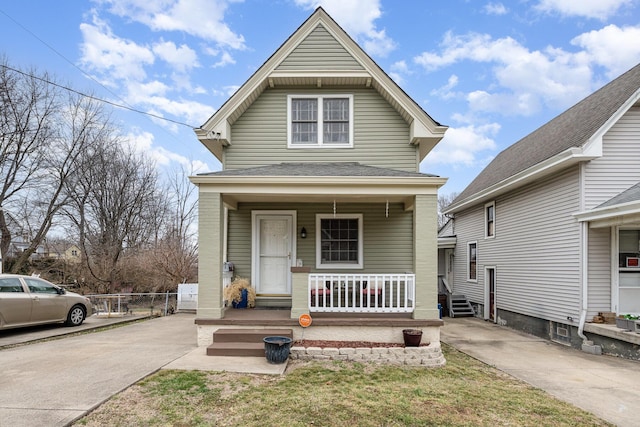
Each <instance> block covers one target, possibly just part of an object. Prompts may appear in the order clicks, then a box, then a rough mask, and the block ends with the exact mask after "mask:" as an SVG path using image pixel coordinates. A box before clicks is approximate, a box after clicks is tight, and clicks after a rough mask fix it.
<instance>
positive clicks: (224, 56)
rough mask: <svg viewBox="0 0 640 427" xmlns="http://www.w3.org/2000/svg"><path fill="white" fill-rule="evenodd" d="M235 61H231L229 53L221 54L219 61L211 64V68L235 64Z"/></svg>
mask: <svg viewBox="0 0 640 427" xmlns="http://www.w3.org/2000/svg"><path fill="white" fill-rule="evenodd" d="M235 63H236V60H235V59H233V57H232V56H231V54H230V53H229V52H222V55H221V56H220V60H219V61H218V62H216V63H215V64H213V68H218V67H224V66H225V65H229V64H235Z"/></svg>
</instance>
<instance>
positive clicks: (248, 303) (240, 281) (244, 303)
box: [223, 277, 256, 308]
mask: <svg viewBox="0 0 640 427" xmlns="http://www.w3.org/2000/svg"><path fill="white" fill-rule="evenodd" d="M223 294H224V299H225V300H227V301H229V302H230V303H231V306H232V307H233V308H247V307H249V308H250V307H255V306H256V291H255V289H253V287H252V286H251V284H250V283H249V280H248V279H245V278H243V277H236V278H235V279H233V282H231V284H229V286H227V287H225V288H224V292H223Z"/></svg>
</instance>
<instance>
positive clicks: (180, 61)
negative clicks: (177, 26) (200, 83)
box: [153, 41, 200, 73]
mask: <svg viewBox="0 0 640 427" xmlns="http://www.w3.org/2000/svg"><path fill="white" fill-rule="evenodd" d="M153 52H154V53H155V54H156V55H157V56H158V57H160V58H161V59H162V60H163V61H165V62H167V63H168V64H169V65H171V66H172V67H173V68H174V69H176V70H177V71H179V72H182V73H184V72H186V71H188V70H190V69H191V68H194V67H198V66H199V65H200V64H199V63H198V56H197V55H196V52H195V51H194V50H193V49H191V48H190V47H189V46H187V45H185V44H183V45H181V46H180V47H178V46H176V44H175V43H174V42H171V41H169V42H166V41H161V42H159V43H156V44H154V45H153Z"/></svg>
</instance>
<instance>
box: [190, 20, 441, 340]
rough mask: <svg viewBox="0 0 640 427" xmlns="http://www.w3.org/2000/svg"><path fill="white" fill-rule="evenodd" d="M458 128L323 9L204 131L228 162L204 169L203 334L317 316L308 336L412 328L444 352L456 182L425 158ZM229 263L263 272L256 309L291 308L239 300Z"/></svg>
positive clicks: (255, 278)
mask: <svg viewBox="0 0 640 427" xmlns="http://www.w3.org/2000/svg"><path fill="white" fill-rule="evenodd" d="M445 131H446V126H442V125H440V124H439V123H437V122H435V121H434V120H433V119H432V118H431V117H430V116H429V115H428V114H427V113H426V112H425V111H423V110H422V108H420V106H419V105H418V104H417V103H416V102H415V101H413V100H412V99H411V98H410V97H409V96H408V95H407V94H406V93H405V92H404V91H402V90H401V89H400V87H398V85H396V83H394V82H393V80H391V79H390V78H389V76H388V75H387V74H386V73H384V71H383V70H382V69H380V68H379V66H378V65H377V64H376V63H375V62H374V61H373V60H372V59H371V58H370V57H369V56H368V55H367V54H366V53H365V52H364V51H363V50H362V49H361V48H360V47H359V46H358V45H357V44H356V43H355V42H354V41H353V40H352V39H351V38H350V37H349V36H348V35H347V34H346V33H345V32H344V30H342V28H340V27H339V26H338V25H337V24H336V22H335V21H333V19H331V17H329V15H327V14H326V12H325V11H324V10H323V9H322V8H318V9H317V10H316V11H315V12H314V13H313V14H312V15H311V16H310V17H309V18H308V19H307V20H306V21H305V22H304V23H303V24H302V25H301V26H300V27H299V28H298V29H297V30H296V31H295V33H294V34H293V35H291V36H290V37H289V38H288V39H287V40H286V41H285V42H284V44H283V45H282V46H281V47H280V48H279V49H278V50H277V51H276V52H275V53H274V54H273V55H271V56H270V57H269V58H268V59H267V61H266V62H265V63H264V64H263V65H262V66H261V67H260V68H259V69H258V70H257V71H256V72H255V73H254V74H253V75H252V76H251V77H250V78H249V80H248V81H247V82H245V83H244V84H243V85H242V86H241V87H240V88H239V89H238V91H237V92H236V93H235V94H234V95H233V96H232V97H231V98H230V99H229V100H228V101H227V102H226V103H225V104H224V105H222V106H221V107H220V109H218V111H217V112H216V113H215V114H214V115H213V116H212V117H211V118H210V119H209V120H207V122H206V123H205V124H203V126H202V129H198V130H196V134H197V136H198V138H199V139H200V141H201V142H202V143H203V144H204V145H205V146H206V147H207V149H209V151H210V152H211V153H212V154H213V155H215V156H216V158H217V159H218V160H220V161H221V162H222V169H223V170H222V171H220V172H213V173H207V174H201V175H197V176H193V177H191V181H192V182H193V183H194V184H196V185H198V187H199V218H200V219H199V221H200V222H199V262H198V265H199V271H198V276H199V279H198V282H199V289H198V310H197V317H196V324H197V325H198V340H199V343H200V344H201V345H205V344H208V343H210V342H211V336H212V335H211V334H212V332H214V331H216V330H217V329H218V328H220V327H221V325H238V324H239V323H242V322H244V323H242V324H243V325H245V326H254V327H256V328H260V327H264V326H265V325H266V324H269V325H272V326H273V325H274V324H275V325H297V319H298V318H299V316H301V315H307V314H311V315H312V316H313V317H314V321H313V327H311V328H310V329H309V330H307V331H306V332H305V337H307V338H308V339H340V340H347V341H348V340H352V341H357V340H369V341H397V340H398V339H400V341H401V340H402V331H401V330H402V327H403V325H404V326H413V327H417V328H420V329H422V330H423V331H424V334H425V341H427V340H428V341H429V342H431V343H433V344H434V345H435V346H438V351H439V328H440V326H441V325H442V321H441V320H440V319H439V316H438V314H439V313H438V309H437V266H436V259H437V254H436V241H437V229H436V227H437V226H436V224H437V190H438V188H439V187H440V186H442V185H443V184H444V183H445V182H446V179H444V178H440V177H437V176H433V175H429V174H423V173H420V171H419V165H420V161H421V160H422V159H423V158H424V157H425V156H426V155H427V153H429V151H431V149H432V148H433V147H434V146H435V145H436V144H437V143H438V142H439V141H440V140H441V139H442V137H443V136H444V132H445ZM225 263H226V264H225ZM230 263H232V265H233V274H235V275H236V276H242V277H244V278H249V279H251V284H252V286H253V287H254V288H255V291H256V293H257V305H258V306H259V307H260V306H262V307H266V306H271V307H277V308H280V309H281V310H279V312H280V313H279V314H280V315H282V314H283V313H284V318H282V319H281V320H280V321H279V322H275V323H274V322H273V321H270V320H268V319H265V318H262V317H256V316H257V315H256V314H255V313H253V314H251V313H249V312H248V311H245V312H246V316H245V315H243V314H242V312H239V311H233V309H230V308H229V307H228V302H227V301H224V299H223V292H222V290H223V286H224V280H223V268H224V267H223V266H224V265H226V266H230V265H231V264H230ZM227 268H228V267H227ZM230 311H231V312H233V314H234V315H236V317H240V319H234V320H230V319H228V315H229V314H230ZM256 311H259V310H256ZM271 311H274V310H271ZM239 313H240V314H239ZM262 313H263V314H264V313H265V310H262ZM258 314H260V313H258ZM267 314H269V313H267ZM271 314H273V313H271ZM252 319H253V320H252ZM300 333H301V330H298V329H296V330H295V331H294V336H295V337H296V338H298V337H299V336H300ZM314 337H315V338H314ZM332 337H333V338H332Z"/></svg>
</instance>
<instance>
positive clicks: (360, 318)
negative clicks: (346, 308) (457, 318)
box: [195, 308, 444, 328]
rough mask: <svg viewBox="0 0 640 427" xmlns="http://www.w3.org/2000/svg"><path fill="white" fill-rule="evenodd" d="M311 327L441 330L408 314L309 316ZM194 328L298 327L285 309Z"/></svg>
mask: <svg viewBox="0 0 640 427" xmlns="http://www.w3.org/2000/svg"><path fill="white" fill-rule="evenodd" d="M311 318H312V319H313V323H312V325H314V326H394V327H406V328H419V327H427V326H444V322H443V321H442V320H441V319H413V318H411V315H410V314H404V313H399V314H389V313H374V314H368V315H367V314H362V313H311ZM195 323H196V325H243V326H254V325H257V326H269V327H271V326H275V327H292V326H298V319H292V318H291V310H289V309H260V308H252V309H251V308H249V309H233V308H229V309H227V310H226V311H225V312H224V317H223V318H222V319H208V318H199V317H197V316H196V320H195Z"/></svg>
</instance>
